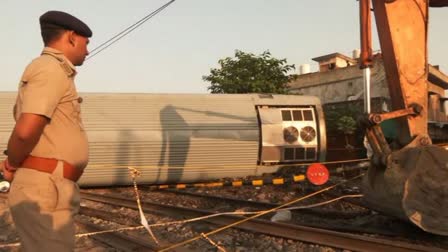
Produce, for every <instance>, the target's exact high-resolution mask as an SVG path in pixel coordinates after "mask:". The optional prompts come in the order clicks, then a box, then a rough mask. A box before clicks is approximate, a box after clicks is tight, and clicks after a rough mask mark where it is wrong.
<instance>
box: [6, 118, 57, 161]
mask: <svg viewBox="0 0 448 252" xmlns="http://www.w3.org/2000/svg"><path fill="white" fill-rule="evenodd" d="M49 121H50V120H49V119H48V118H47V117H45V116H42V115H37V114H30V113H22V114H21V115H20V117H19V120H17V122H16V126H15V127H14V130H13V132H12V134H11V137H10V138H9V142H8V162H9V164H10V165H11V166H13V167H20V165H21V164H22V162H23V161H24V160H25V159H26V157H28V155H29V154H30V153H31V151H32V150H33V149H34V147H35V146H36V144H37V142H39V139H40V136H41V135H42V132H43V131H44V128H45V126H46V125H47V123H48V122H49Z"/></svg>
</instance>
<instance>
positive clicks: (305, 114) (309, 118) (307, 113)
mask: <svg viewBox="0 0 448 252" xmlns="http://www.w3.org/2000/svg"><path fill="white" fill-rule="evenodd" d="M303 118H304V119H305V121H313V113H312V112H311V110H304V111H303Z"/></svg>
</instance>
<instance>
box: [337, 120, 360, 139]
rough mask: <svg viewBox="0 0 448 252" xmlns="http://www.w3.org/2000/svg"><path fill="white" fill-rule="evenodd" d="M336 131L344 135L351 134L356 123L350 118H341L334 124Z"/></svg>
mask: <svg viewBox="0 0 448 252" xmlns="http://www.w3.org/2000/svg"><path fill="white" fill-rule="evenodd" d="M336 125H337V129H338V130H340V131H341V132H343V133H344V134H346V135H350V134H353V133H354V132H355V130H356V126H357V125H356V121H355V119H353V117H351V116H342V117H341V118H339V119H338V121H337V122H336Z"/></svg>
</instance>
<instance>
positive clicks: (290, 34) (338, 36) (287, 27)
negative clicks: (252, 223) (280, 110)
mask: <svg viewBox="0 0 448 252" xmlns="http://www.w3.org/2000/svg"><path fill="white" fill-rule="evenodd" d="M168 1H169V0H163V1H162V0H129V1H123V0H122V1H117V0H96V1H91V0H89V1H88V0H77V1H67V0H65V1H62V0H39V1H31V0H27V1H25V0H1V1H0V19H1V22H0V31H1V39H0V48H2V51H1V52H0V59H1V60H0V69H1V71H0V73H1V74H0V91H15V90H16V89H17V84H18V81H19V79H20V76H21V74H22V73H23V70H24V68H25V66H26V65H27V64H28V63H29V62H30V61H31V60H32V59H33V58H35V57H37V56H39V54H40V52H41V51H42V48H43V44H42V42H41V37H40V28H39V22H38V20H39V16H40V15H42V14H43V13H44V12H46V11H48V10H60V11H65V12H68V13H70V14H72V15H74V16H76V17H78V18H79V19H81V20H83V21H84V22H85V23H87V24H88V25H89V26H90V28H91V29H92V30H93V37H92V38H91V42H90V45H89V49H93V48H95V47H96V46H98V45H100V44H101V43H103V42H105V41H106V40H108V39H109V38H111V37H112V36H114V35H115V34H117V33H119V32H120V31H122V30H123V29H125V28H126V27H128V26H130V25H132V24H134V23H135V22H137V21H138V20H140V19H141V18H143V17H144V16H146V15H147V14H149V13H151V12H152V11H154V10H156V9H157V8H159V7H160V6H162V5H163V4H165V3H167V2H168ZM447 23H448V8H441V9H434V8H431V9H430V25H429V27H430V28H429V62H430V63H431V64H433V65H440V69H441V70H442V71H443V72H445V74H448V47H447V46H446V45H447V41H448V32H447V28H446V24H447ZM373 35H374V38H375V42H374V50H378V49H379V46H378V42H377V39H376V37H377V36H376V30H373ZM356 48H359V21H358V2H357V1H356V0H313V1H305V0H277V1H275V0H221V1H218V0H176V1H175V2H174V3H173V4H172V5H170V6H169V7H168V8H166V9H165V10H163V11H162V12H161V13H159V14H158V15H156V16H155V17H154V18H152V19H151V20H149V21H148V22H146V23H145V24H143V25H142V26H141V27H139V28H137V29H136V30H135V31H133V32H132V33H130V34H129V35H128V36H126V37H124V38H123V39H121V40H120V41H119V42H117V43H116V44H114V45H112V46H111V47H109V48H108V49H106V50H105V51H103V52H101V53H99V54H98V55H96V56H94V57H93V58H91V59H89V60H87V61H86V62H85V63H84V65H83V66H81V67H79V68H78V72H79V73H78V75H77V77H76V85H77V88H78V91H80V92H134V93H141V92H143V93H206V92H208V91H207V87H208V86H209V85H210V84H209V83H207V82H204V81H203V80H202V76H204V75H208V74H209V73H210V69H211V68H216V67H218V60H219V59H222V58H225V57H233V56H234V52H235V50H237V49H238V50H242V51H245V52H249V53H254V54H260V53H262V52H263V51H265V50H269V51H270V52H271V53H272V56H273V57H276V58H286V59H287V62H288V64H295V66H296V69H297V71H298V69H299V65H300V64H310V65H311V70H312V71H317V63H316V62H314V61H312V60H311V59H312V58H314V57H318V56H322V55H325V54H329V53H334V52H340V53H343V54H346V55H348V56H351V54H352V51H353V50H354V49H356Z"/></svg>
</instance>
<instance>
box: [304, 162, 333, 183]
mask: <svg viewBox="0 0 448 252" xmlns="http://www.w3.org/2000/svg"><path fill="white" fill-rule="evenodd" d="M306 178H307V179H308V181H310V182H311V184H313V185H323V184H325V183H327V181H328V179H329V178H330V172H329V171H328V169H327V167H325V165H323V164H319V163H314V164H311V165H310V166H308V169H307V170H306Z"/></svg>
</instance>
